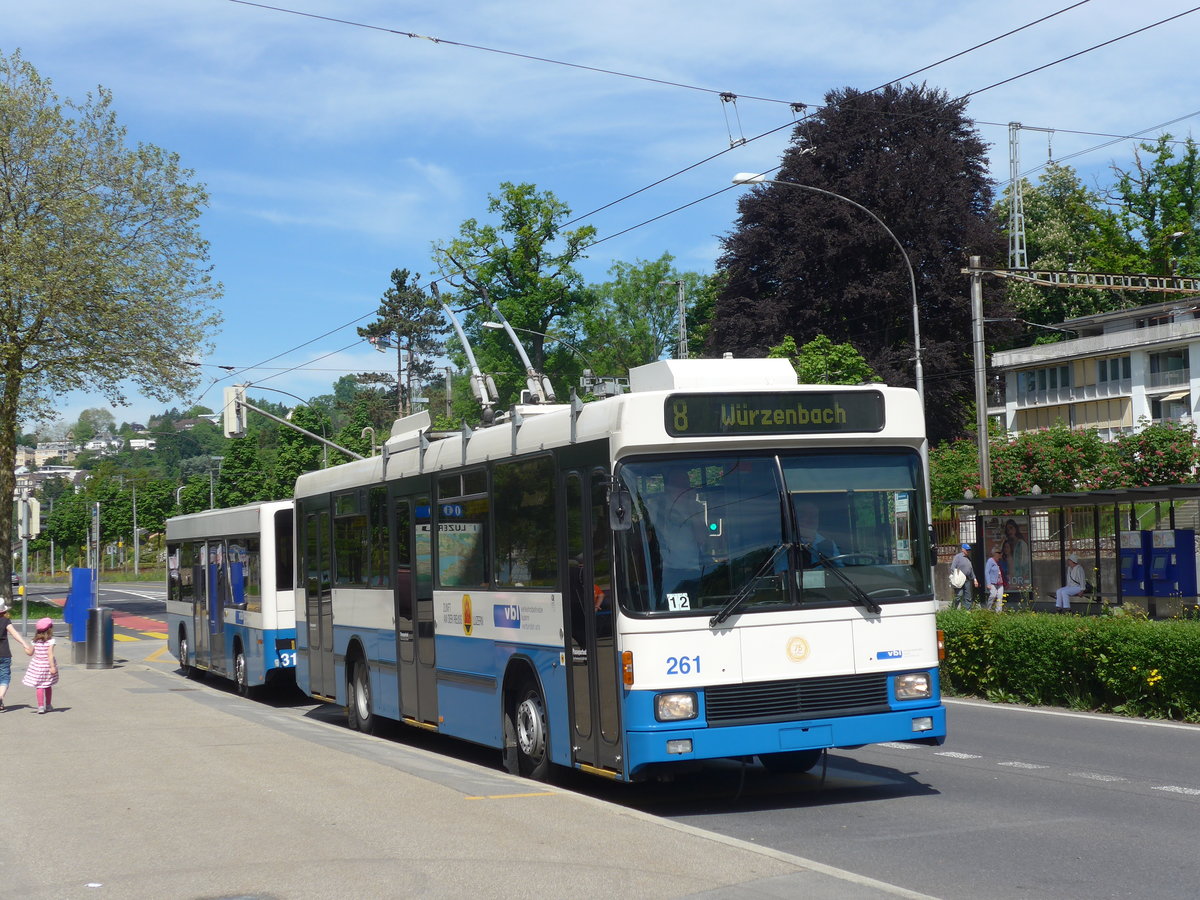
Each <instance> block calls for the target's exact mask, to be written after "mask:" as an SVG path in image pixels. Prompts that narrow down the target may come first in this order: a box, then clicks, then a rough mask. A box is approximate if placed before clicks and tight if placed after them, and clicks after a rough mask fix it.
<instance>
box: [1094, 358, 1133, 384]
mask: <svg viewBox="0 0 1200 900" xmlns="http://www.w3.org/2000/svg"><path fill="white" fill-rule="evenodd" d="M1131 377H1132V366H1131V364H1130V362H1129V357H1128V356H1113V357H1110V358H1108V359H1098V360H1096V381H1097V382H1098V383H1099V384H1105V383H1107V382H1113V381H1128V380H1129V379H1130V378H1131Z"/></svg>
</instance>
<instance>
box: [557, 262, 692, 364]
mask: <svg viewBox="0 0 1200 900" xmlns="http://www.w3.org/2000/svg"><path fill="white" fill-rule="evenodd" d="M674 261H675V258H674V257H673V256H671V254H670V253H664V254H663V255H662V256H660V257H659V258H658V259H656V260H651V261H647V260H642V259H639V260H635V261H634V262H632V263H627V262H616V263H613V265H612V267H611V268H610V269H609V270H608V274H609V277H610V279H611V280H610V281H607V282H605V283H603V284H600V285H596V286H594V287H592V288H591V291H592V293H593V302H592V303H591V304H589V305H587V306H585V307H584V308H583V310H582V315H581V316H580V319H581V322H580V324H581V328H582V337H581V338H580V339H579V341H578V343H579V346H580V347H582V348H585V350H586V355H587V360H588V362H589V363H590V364H591V368H592V369H593V371H594V372H595V373H596V374H597V375H618V376H624V375H625V374H627V373H628V371H629V370H630V369H632V368H634V367H635V366H644V365H646V364H647V363H652V362H654V361H655V360H658V359H662V358H663V356H664V355H669V356H671V357H672V358H674V357H675V356H676V344H677V343H678V335H679V292H678V287H677V285H676V284H671V283H668V284H664V282H683V291H684V301H685V304H687V302H688V301H689V300H691V299H693V298H695V297H696V295H697V294H699V293H700V291H701V290H702V288H703V287H704V282H705V277H704V276H703V275H700V274H699V273H696V272H680V271H678V270H676V269H675V267H674V265H673V263H674Z"/></svg>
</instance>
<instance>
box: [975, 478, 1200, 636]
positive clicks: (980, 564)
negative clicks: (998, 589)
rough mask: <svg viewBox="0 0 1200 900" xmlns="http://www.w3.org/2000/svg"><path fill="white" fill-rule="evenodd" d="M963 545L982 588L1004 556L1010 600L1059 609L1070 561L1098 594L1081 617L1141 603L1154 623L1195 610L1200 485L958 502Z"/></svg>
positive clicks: (1079, 603) (1080, 600)
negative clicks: (995, 557) (994, 555)
mask: <svg viewBox="0 0 1200 900" xmlns="http://www.w3.org/2000/svg"><path fill="white" fill-rule="evenodd" d="M956 506H957V511H958V537H959V540H960V541H961V542H965V543H969V544H970V545H971V554H970V555H971V562H972V564H973V565H974V567H975V571H976V574H977V575H978V577H979V581H980V584H981V585H982V584H983V572H984V563H985V561H986V559H987V557H988V555H989V554H990V552H991V549H992V548H993V547H995V546H1000V547H1001V548H1002V553H1003V556H1002V558H1003V560H1004V563H1003V565H1004V567H1005V568H1006V570H1007V571H1006V572H1005V581H1006V582H1007V586H1006V593H1007V601H1008V602H1009V603H1015V604H1017V605H1019V607H1021V608H1026V609H1034V610H1043V609H1048V608H1050V607H1052V606H1053V604H1054V600H1053V594H1054V591H1055V590H1056V589H1057V588H1059V587H1061V586H1062V585H1063V584H1064V583H1065V579H1066V568H1067V564H1066V560H1067V555H1068V554H1071V553H1074V554H1075V555H1076V557H1077V559H1078V560H1079V562H1080V564H1081V565H1082V566H1083V567H1084V570H1085V573H1086V579H1087V581H1088V582H1089V583H1090V584H1091V586H1092V590H1091V591H1090V592H1088V593H1087V594H1085V595H1083V596H1079V597H1076V598H1075V601H1074V602H1073V604H1072V606H1073V607H1074V608H1077V609H1078V611H1083V612H1100V611H1102V610H1103V608H1104V607H1105V606H1122V605H1126V604H1129V605H1133V606H1139V607H1141V608H1143V609H1144V610H1145V611H1146V612H1147V614H1149V615H1150V616H1151V617H1169V616H1173V615H1177V614H1179V613H1180V612H1181V611H1182V610H1183V609H1184V608H1186V607H1191V606H1195V605H1196V602H1197V589H1196V568H1197V565H1196V532H1197V530H1198V529H1197V525H1198V524H1200V512H1198V511H1200V484H1174V485H1161V486H1155V487H1141V488H1121V489H1114V490H1100V491H1076V492H1070V493H1061V494H1045V493H1041V492H1038V491H1037V490H1036V489H1035V491H1034V492H1033V493H1029V494H1020V495H1016V496H1010V497H964V498H963V500H962V501H961V502H959V503H958V504H956Z"/></svg>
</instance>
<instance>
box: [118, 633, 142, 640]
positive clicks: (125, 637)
mask: <svg viewBox="0 0 1200 900" xmlns="http://www.w3.org/2000/svg"><path fill="white" fill-rule="evenodd" d="M113 640H114V641H140V640H141V638H137V637H133V636H132V635H128V634H114V635H113Z"/></svg>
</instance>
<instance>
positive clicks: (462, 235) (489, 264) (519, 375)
mask: <svg viewBox="0 0 1200 900" xmlns="http://www.w3.org/2000/svg"><path fill="white" fill-rule="evenodd" d="M488 212H489V214H491V215H492V216H494V217H496V219H497V220H498V221H497V223H496V224H491V223H480V222H479V221H478V220H477V219H468V220H467V221H465V222H463V224H462V226H461V227H460V228H459V236H458V237H457V238H455V239H454V240H452V241H448V242H445V243H438V244H435V245H434V257H435V259H436V260H437V264H438V266H439V267H440V269H441V271H442V273H443V274H444V275H445V276H446V277H447V278H448V279H449V280H450V282H451V283H452V284H454V285H455V286H456V287H460V288H462V294H463V296H462V297H461V298H460V299H461V300H462V302H463V304H464V305H466V306H469V307H470V309H469V311H468V312H467V314H466V317H465V319H466V321H465V330H466V332H467V334H468V337H469V339H470V341H471V344H472V347H473V348H474V351H475V355H476V358H477V360H478V362H479V366H480V368H481V369H482V370H483V371H484V372H486V373H489V374H494V375H495V380H496V384H497V388H498V389H499V391H500V394H501V403H502V405H503V404H507V403H509V402H511V401H512V400H513V399H514V398H515V397H516V396H517V395H518V393H519V391H520V389H521V387H522V385H523V383H524V381H525V376H526V373H525V372H524V371H523V366H522V365H521V364H520V362H519V360H518V357H517V356H516V354H515V351H514V349H513V347H512V345H511V343H510V342H509V339H508V337H507V336H506V335H505V334H503V333H502V332H498V331H495V330H492V329H488V328H484V327H483V323H484V322H486V321H489V320H491V319H494V318H495V314H494V313H493V312H492V311H491V309H490V308H489V305H488V304H489V303H490V304H492V305H494V306H496V307H498V308H499V309H500V310H501V312H502V313H503V314H504V317H505V318H506V319H507V320H508V321H509V323H510V324H512V325H513V326H514V327H515V328H518V329H525V330H524V331H519V332H518V335H519V337H520V339H521V341H522V342H523V344H524V346H525V347H526V348H528V355H529V359H530V362H531V364H532V366H533V368H534V369H536V370H537V371H539V372H542V373H551V374H552V373H554V372H557V371H559V370H560V369H565V370H567V371H570V370H571V368H572V366H573V365H574V364H573V363H572V361H571V358H570V357H571V352H570V350H569V349H568V348H566V347H564V346H562V345H561V343H560V344H558V345H556V346H554V350H553V353H551V354H547V351H546V347H545V343H546V339H545V337H544V335H545V334H546V333H547V332H550V331H553V330H554V326H555V324H556V322H557V321H558V320H559V319H561V318H564V317H570V316H571V315H572V314H573V313H578V312H579V309H578V308H579V307H580V305H581V304H584V303H586V302H588V300H589V299H590V295H589V293H588V292H587V291H586V290H585V288H584V287H583V283H582V278H581V276H580V275H579V273H578V272H577V271H576V269H575V263H576V262H577V261H578V260H579V259H580V258H581V257H582V255H583V251H584V248H585V247H586V246H587V242H588V241H590V240H591V238H592V237H593V236H594V235H595V229H594V228H592V226H590V225H585V226H583V227H581V228H576V229H572V230H563V223H564V222H566V220H567V218H568V217H569V216H570V214H571V210H570V209H569V208H568V207H567V205H566V204H564V203H563V202H562V201H560V200H559V199H558V198H557V197H555V196H554V194H553V192H551V191H545V192H539V191H538V190H537V188H536V186H534V185H532V184H519V185H518V184H513V183H511V182H507V181H506V182H504V183H502V184H501V185H500V193H499V194H495V195H490V196H489V198H488ZM480 298H486V300H487V301H488V303H485V304H483V305H480V304H479V299H480ZM476 418H477V417H476Z"/></svg>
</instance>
